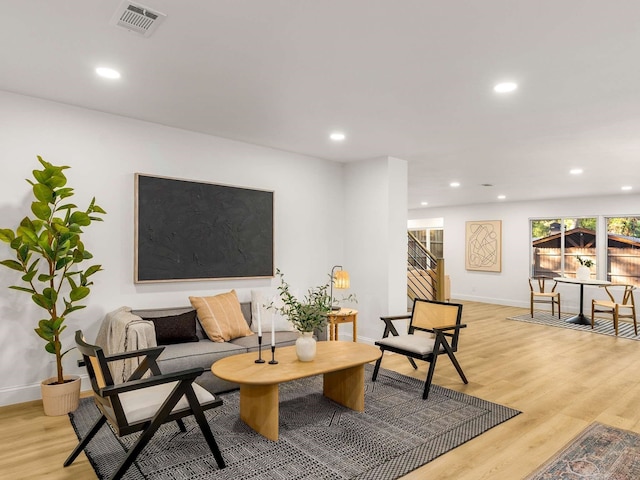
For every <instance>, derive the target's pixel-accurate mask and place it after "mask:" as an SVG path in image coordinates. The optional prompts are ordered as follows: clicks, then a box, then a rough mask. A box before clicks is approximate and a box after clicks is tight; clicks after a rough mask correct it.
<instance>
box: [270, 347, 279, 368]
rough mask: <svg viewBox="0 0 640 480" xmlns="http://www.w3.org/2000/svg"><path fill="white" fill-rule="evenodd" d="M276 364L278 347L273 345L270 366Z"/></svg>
mask: <svg viewBox="0 0 640 480" xmlns="http://www.w3.org/2000/svg"><path fill="white" fill-rule="evenodd" d="M276 363H278V361H277V360H276V346H275V345H271V360H270V361H269V365H275V364H276Z"/></svg>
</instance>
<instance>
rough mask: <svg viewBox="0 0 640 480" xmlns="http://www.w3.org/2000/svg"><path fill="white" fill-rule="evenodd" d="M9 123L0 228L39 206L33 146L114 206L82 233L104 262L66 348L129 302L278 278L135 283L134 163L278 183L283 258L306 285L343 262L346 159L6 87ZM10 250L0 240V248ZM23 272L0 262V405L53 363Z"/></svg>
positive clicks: (0, 101) (69, 369)
mask: <svg viewBox="0 0 640 480" xmlns="http://www.w3.org/2000/svg"><path fill="white" fill-rule="evenodd" d="M0 125H1V128H0V162H1V165H2V179H1V180H0V181H2V189H0V227H2V228H10V227H15V226H17V224H18V223H19V222H20V220H21V219H22V218H23V217H24V216H25V215H26V214H27V213H29V214H30V209H29V205H30V201H31V194H30V187H29V185H28V184H27V182H26V181H25V179H26V178H29V177H31V170H33V169H35V168H39V163H38V162H37V159H36V155H41V156H42V157H43V158H44V159H45V160H47V161H49V162H51V163H54V164H65V165H70V166H71V167H72V168H71V169H70V170H68V171H67V176H68V179H69V186H71V187H73V188H75V190H76V195H75V197H74V198H73V200H74V202H75V203H77V204H78V205H79V206H83V207H84V206H85V205H86V204H87V203H88V202H89V201H90V199H91V197H92V196H94V195H95V197H96V198H97V202H98V204H99V205H100V206H102V207H103V208H104V209H105V210H106V211H107V215H106V216H105V219H104V220H105V221H104V222H102V223H95V224H94V225H91V227H90V228H89V229H88V230H87V233H86V235H85V237H84V240H85V244H86V246H87V249H88V250H89V251H91V252H92V253H93V254H94V256H95V260H96V263H101V264H102V265H103V268H104V271H103V272H100V273H98V274H96V276H95V277H94V278H95V280H94V281H95V285H94V287H93V288H92V293H91V295H90V296H89V298H88V301H87V303H86V304H87V308H86V309H84V310H80V311H78V312H75V313H74V314H72V315H71V316H70V317H69V319H68V322H67V324H68V328H67V330H66V332H65V333H64V334H63V337H64V338H63V340H64V344H65V345H66V346H67V347H70V346H72V345H73V341H72V338H73V332H74V331H75V330H76V329H78V328H81V329H82V330H83V331H84V332H85V333H86V336H87V338H89V339H93V338H95V335H96V333H97V331H98V327H99V324H100V322H101V320H102V318H103V316H104V314H105V313H106V312H108V311H110V310H113V309H115V308H118V307H120V306H122V305H128V306H131V307H134V308H142V307H165V306H179V305H188V304H189V300H188V296H189V295H209V294H213V293H215V292H222V291H228V290H230V289H232V288H235V289H236V290H237V291H238V295H239V297H240V300H241V301H248V300H249V299H250V290H251V288H257V287H265V286H269V285H277V281H276V280H275V279H273V280H272V279H266V280H265V279H261V280H259V279H255V280H229V281H224V280H219V281H197V282H175V283H174V282H170V283H160V284H144V285H137V284H134V283H133V248H134V245H133V242H134V172H141V173H147V174H156V175H162V176H168V177H177V178H184V179H191V180H200V181H207V182H213V183H222V184H229V185H237V186H243V187H249V188H260V189H267V190H273V191H275V195H274V197H275V263H276V266H277V267H279V268H280V269H281V270H282V271H283V272H284V273H285V275H286V279H287V281H288V282H289V283H290V284H291V285H292V286H294V287H296V288H297V289H298V290H299V291H305V290H306V289H307V288H308V287H310V286H314V285H320V284H322V283H324V282H326V281H327V275H328V273H329V271H330V268H331V265H333V264H334V262H335V261H336V259H339V260H342V261H344V262H345V263H346V261H345V260H344V259H343V254H344V247H343V246H344V239H343V238H341V237H340V236H336V235H334V232H333V231H331V229H328V228H327V225H331V224H335V223H337V224H341V225H343V224H344V223H345V217H344V208H343V205H344V203H345V200H344V197H345V194H344V187H343V167H342V165H341V164H339V163H336V162H330V161H325V160H320V159H316V158H311V157H307V156H302V155H296V154H292V153H288V152H283V151H278V150H274V149H269V148H264V147H259V146H254V145H250V144H246V143H242V142H236V141H231V140H226V139H222V138H218V137H213V136H209V135H204V134H199V133H194V132H189V131H185V130H180V129H175V128H169V127H165V126H161V125H157V124H152V123H147V122H142V121H137V120H132V119H128V118H124V117H119V116H115V115H109V114H105V113H100V112H95V111H90V110H85V109H80V108H76V107H71V106H67V105H62V104H57V103H54V102H48V101H43V100H39V99H34V98H30V97H24V96H20V95H15V94H10V93H6V92H0ZM365 193H367V194H368V193H369V192H365ZM9 257H13V253H12V252H11V251H10V249H9V247H8V246H7V245H6V244H4V243H1V244H0V259H5V258H9ZM18 282H19V276H18V274H17V272H14V271H12V270H9V269H7V268H5V267H2V268H0V338H2V348H1V349H0V405H6V404H11V403H18V402H22V401H26V400H32V399H36V398H40V392H39V382H40V381H41V380H43V379H45V378H47V377H49V376H52V375H53V373H54V363H53V356H52V355H49V354H47V353H46V352H45V351H44V348H43V347H44V342H43V341H41V340H40V339H39V338H38V337H37V335H36V334H35V333H34V332H33V328H34V326H35V325H36V323H37V320H38V319H40V318H41V315H42V314H41V313H40V311H39V309H38V308H37V307H35V305H33V303H32V302H31V300H30V298H29V296H28V295H27V294H24V293H22V292H17V291H14V290H10V289H8V288H7V287H8V286H10V285H12V284H14V283H18ZM379 293H380V292H376V294H379ZM381 295H382V296H384V295H386V292H383V293H382V294H381ZM77 358H78V357H77V354H74V352H71V353H70V354H69V355H68V356H67V357H66V359H65V372H66V373H68V374H78V373H80V374H83V373H84V372H83V370H79V369H78V368H77V367H76V365H75V360H76V359H77ZM83 388H85V389H86V388H88V386H87V385H84V386H83Z"/></svg>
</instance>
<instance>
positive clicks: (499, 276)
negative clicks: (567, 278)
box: [409, 195, 640, 313]
mask: <svg viewBox="0 0 640 480" xmlns="http://www.w3.org/2000/svg"><path fill="white" fill-rule="evenodd" d="M596 215H606V216H612V215H615V216H637V215H640V195H615V196H608V197H585V198H574V199H557V200H548V201H538V202H512V203H496V204H483V205H467V206H462V207H450V208H426V209H416V210H411V211H410V212H409V218H411V219H419V218H433V217H443V218H444V258H445V268H446V271H447V273H448V274H449V275H450V276H451V293H452V297H453V298H454V299H456V298H457V299H461V300H474V301H479V302H487V303H497V304H503V305H513V306H520V307H528V306H529V285H528V283H527V278H528V276H529V245H530V243H531V239H530V238H529V235H530V233H529V219H530V218H551V217H573V216H596ZM470 220H502V272H500V273H487V272H471V271H467V270H466V269H465V262H464V252H465V244H464V240H465V222H467V221H470ZM558 288H559V289H560V291H561V294H562V308H563V311H566V312H567V313H569V312H577V311H578V307H579V289H578V288H577V287H575V286H573V285H560V286H559V287H558ZM584 293H585V300H584V304H585V305H590V302H591V298H593V296H594V295H598V294H601V292H598V289H597V288H595V287H593V288H590V287H587V288H585V290H584Z"/></svg>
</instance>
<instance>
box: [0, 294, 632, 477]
mask: <svg viewBox="0 0 640 480" xmlns="http://www.w3.org/2000/svg"><path fill="white" fill-rule="evenodd" d="M463 303H464V304H465V307H464V312H463V321H464V322H465V323H467V324H468V328H467V329H466V330H463V333H462V337H461V343H460V350H459V352H458V359H459V360H460V363H461V364H462V367H463V369H464V371H465V373H466V374H467V377H468V378H469V382H470V383H469V384H468V385H464V384H463V383H462V382H461V380H460V378H459V377H458V375H457V373H456V372H455V370H454V368H453V367H452V366H451V365H450V364H449V362H448V360H446V359H443V360H441V361H440V362H438V368H437V369H436V375H435V379H434V382H435V383H437V384H438V385H442V386H444V387H447V388H451V389H454V390H458V391H462V392H465V393H468V394H470V395H475V396H477V397H480V398H483V399H485V400H490V401H493V402H497V403H501V404H503V405H507V406H509V407H512V408H515V409H518V410H521V411H522V412H523V413H522V414H520V415H518V416H517V417H515V418H513V419H511V420H508V421H507V422H505V423H503V424H502V425H498V426H497V427H495V428H493V429H491V430H490V431H488V432H486V433H484V434H482V435H481V436H479V437H477V438H475V439H473V440H471V441H469V442H467V443H466V444H464V445H462V446H460V447H458V448H456V449H454V450H452V451H450V452H448V453H446V454H445V455H443V456H441V457H439V458H437V459H435V460H434V461H433V462H431V463H429V464H427V465H425V466H424V467H422V468H420V469H418V470H416V471H414V472H412V473H411V474H409V475H408V476H406V477H404V478H405V480H417V479H424V478H439V479H450V480H481V479H486V480H489V479H491V480H517V479H521V478H523V477H525V476H526V475H527V474H529V473H530V472H531V471H533V470H535V469H536V468H537V467H538V466H539V465H540V464H542V463H544V462H545V461H546V460H547V459H548V458H549V457H551V456H552V455H553V454H554V453H556V452H557V451H558V450H560V449H561V448H562V447H563V446H564V445H565V444H566V443H567V442H569V441H570V440H571V439H572V438H573V437H574V436H576V435H577V434H578V433H579V432H580V431H581V430H583V429H584V428H585V427H587V425H589V424H590V423H592V422H594V421H598V422H602V423H606V424H609V425H613V426H616V427H619V428H624V429H628V430H633V431H636V432H639V433H640V408H638V406H639V403H640V375H638V365H640V342H638V341H634V340H625V339H621V338H614V337H608V336H604V335H596V334H585V333H582V332H576V331H573V330H570V329H562V328H554V327H545V326H540V325H534V324H528V323H523V322H515V321H508V320H506V317H508V316H512V315H517V314H522V313H526V311H527V310H525V309H521V308H513V307H503V306H498V305H488V304H482V303H472V302H463ZM382 365H383V367H385V368H389V369H393V370H396V371H398V372H401V373H404V374H407V375H412V376H416V377H418V378H424V376H425V375H426V364H422V365H419V369H418V370H417V371H414V370H413V369H412V368H411V366H410V365H409V362H408V361H407V360H406V359H405V358H404V357H400V356H398V355H390V354H385V357H384V360H383V364H382ZM416 395H420V392H416ZM0 419H1V420H0V439H1V442H2V445H3V448H2V449H0V472H2V474H0V477H2V478H7V479H9V478H11V479H20V478H29V479H37V478H47V479H52V480H56V479H78V478H81V479H91V478H95V474H94V473H93V469H92V468H91V466H90V465H89V462H88V461H87V459H86V457H85V456H84V454H81V455H80V457H78V459H77V460H76V461H75V463H74V464H73V465H72V466H71V467H69V468H66V469H65V468H63V467H62V463H63V461H64V459H65V458H66V456H67V455H68V453H69V452H70V451H71V450H72V449H73V447H74V446H75V443H76V439H75V435H74V433H73V430H72V428H71V426H70V424H69V420H68V419H67V417H66V416H63V417H45V416H44V415H43V413H42V409H41V406H40V405H39V402H31V403H28V404H21V405H16V406H9V407H2V408H0Z"/></svg>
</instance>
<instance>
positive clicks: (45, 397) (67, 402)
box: [40, 375, 81, 416]
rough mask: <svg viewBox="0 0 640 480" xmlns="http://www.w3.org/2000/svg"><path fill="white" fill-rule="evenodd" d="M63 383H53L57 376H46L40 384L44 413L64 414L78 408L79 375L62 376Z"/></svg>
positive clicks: (52, 414) (51, 414) (50, 414)
mask: <svg viewBox="0 0 640 480" xmlns="http://www.w3.org/2000/svg"><path fill="white" fill-rule="evenodd" d="M64 379H65V380H68V381H65V383H63V384H62V385H59V384H55V383H52V382H55V381H56V380H57V377H52V378H47V379H46V380H44V381H42V383H41V384H40V390H41V392H42V406H43V407H44V414H45V415H49V416H57V415H66V414H67V413H69V412H73V411H74V410H75V409H76V408H78V403H79V401H80V383H81V382H80V377H76V376H66V375H65V376H64Z"/></svg>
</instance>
